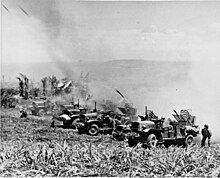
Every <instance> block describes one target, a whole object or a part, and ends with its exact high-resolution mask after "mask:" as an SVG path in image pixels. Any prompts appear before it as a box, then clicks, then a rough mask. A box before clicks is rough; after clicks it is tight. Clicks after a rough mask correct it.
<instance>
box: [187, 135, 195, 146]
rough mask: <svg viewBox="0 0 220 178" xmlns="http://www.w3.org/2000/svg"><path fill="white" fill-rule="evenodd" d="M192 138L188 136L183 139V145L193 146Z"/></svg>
mask: <svg viewBox="0 0 220 178" xmlns="http://www.w3.org/2000/svg"><path fill="white" fill-rule="evenodd" d="M193 141H194V138H193V136H192V135H188V136H187V137H186V139H185V145H186V146H190V145H193Z"/></svg>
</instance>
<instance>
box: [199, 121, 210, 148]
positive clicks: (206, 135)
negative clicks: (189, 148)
mask: <svg viewBox="0 0 220 178" xmlns="http://www.w3.org/2000/svg"><path fill="white" fill-rule="evenodd" d="M211 136H212V134H211V132H210V131H209V130H208V125H204V128H203V129H202V142H201V146H202V147H204V146H205V141H206V139H207V138H208V146H209V147H210V139H211Z"/></svg>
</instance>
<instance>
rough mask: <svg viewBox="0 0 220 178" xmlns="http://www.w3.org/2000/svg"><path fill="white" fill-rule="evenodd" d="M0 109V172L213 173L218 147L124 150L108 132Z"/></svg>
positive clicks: (218, 162) (216, 167)
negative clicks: (82, 130) (83, 131)
mask: <svg viewBox="0 0 220 178" xmlns="http://www.w3.org/2000/svg"><path fill="white" fill-rule="evenodd" d="M18 116H19V112H18V111H17V110H16V109H10V110H2V111H1V119H2V130H1V134H2V135H1V140H2V143H1V152H0V176H1V177H2V176H132V177H134V176H144V177H146V176H148V177H149V176H151V177H154V176H165V175H167V176H218V175H219V174H220V167H219V165H220V146H219V145H217V144H215V145H212V147H211V148H200V147H199V146H193V147H191V148H187V149H186V148H180V147H174V146H171V147H169V148H168V149H166V148H157V149H151V150H148V149H143V148H141V147H140V146H137V147H135V148H129V147H128V146H127V143H126V142H118V141H115V140H113V139H112V138H111V136H108V135H99V136H97V137H90V136H87V135H78V134H77V133H76V131H74V130H71V129H62V128H55V129H54V128H50V122H51V120H50V117H46V118H39V117H34V116H30V117H28V118H22V119H21V118H19V117H18Z"/></svg>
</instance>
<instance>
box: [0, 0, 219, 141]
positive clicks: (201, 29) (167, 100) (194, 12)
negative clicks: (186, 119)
mask: <svg viewBox="0 0 220 178" xmlns="http://www.w3.org/2000/svg"><path fill="white" fill-rule="evenodd" d="M2 4H3V5H4V6H5V7H6V8H7V9H8V10H7V9H5V8H4V7H3V6H2V7H1V11H2V27H1V29H2V30H1V32H2V51H1V52H2V60H1V66H2V72H1V73H2V76H3V75H4V81H7V82H8V81H11V82H14V81H16V80H15V76H16V75H17V74H18V73H19V72H23V73H25V74H26V75H27V76H28V77H30V78H31V79H32V80H34V81H39V80H40V78H41V77H44V76H47V75H52V74H55V75H57V76H58V77H63V76H67V77H69V78H71V79H76V78H77V77H78V75H79V74H80V73H81V72H84V73H86V72H90V78H91V80H90V84H89V85H90V88H91V91H92V92H93V95H94V99H96V98H107V99H119V98H117V97H118V96H117V94H116V93H115V92H114V88H115V87H116V88H118V89H119V90H120V91H122V93H124V94H125V95H126V96H127V98H128V99H129V100H130V101H131V102H133V103H134V105H135V106H137V108H138V111H139V113H141V112H143V111H144V105H148V107H149V108H150V109H153V110H154V111H155V113H156V114H158V115H159V116H165V117H172V116H171V113H172V109H177V110H179V109H184V108H187V109H188V108H192V110H193V114H195V115H197V116H198V117H197V121H198V123H199V124H200V126H201V127H202V126H203V124H204V123H207V124H208V125H210V128H211V130H212V131H213V136H214V138H218V139H220V131H219V125H220V118H219V117H220V109H219V108H220V92H219V91H220V72H219V71H220V70H219V69H220V2H205V1H202V2H79V1H77V2H75V1H71V0H62V1H61V0H59V1H58V0H57V1H56V0H3V1H2ZM22 10H24V11H25V12H24V11H22ZM2 79H3V78H2V77H1V80H2Z"/></svg>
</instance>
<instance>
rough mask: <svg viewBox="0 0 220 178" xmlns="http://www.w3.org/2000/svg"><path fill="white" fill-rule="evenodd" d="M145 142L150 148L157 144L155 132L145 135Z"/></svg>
mask: <svg viewBox="0 0 220 178" xmlns="http://www.w3.org/2000/svg"><path fill="white" fill-rule="evenodd" d="M147 143H148V146H149V147H150V148H155V147H156V145H157V137H156V135H155V134H150V135H149V136H148V137H147Z"/></svg>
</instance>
